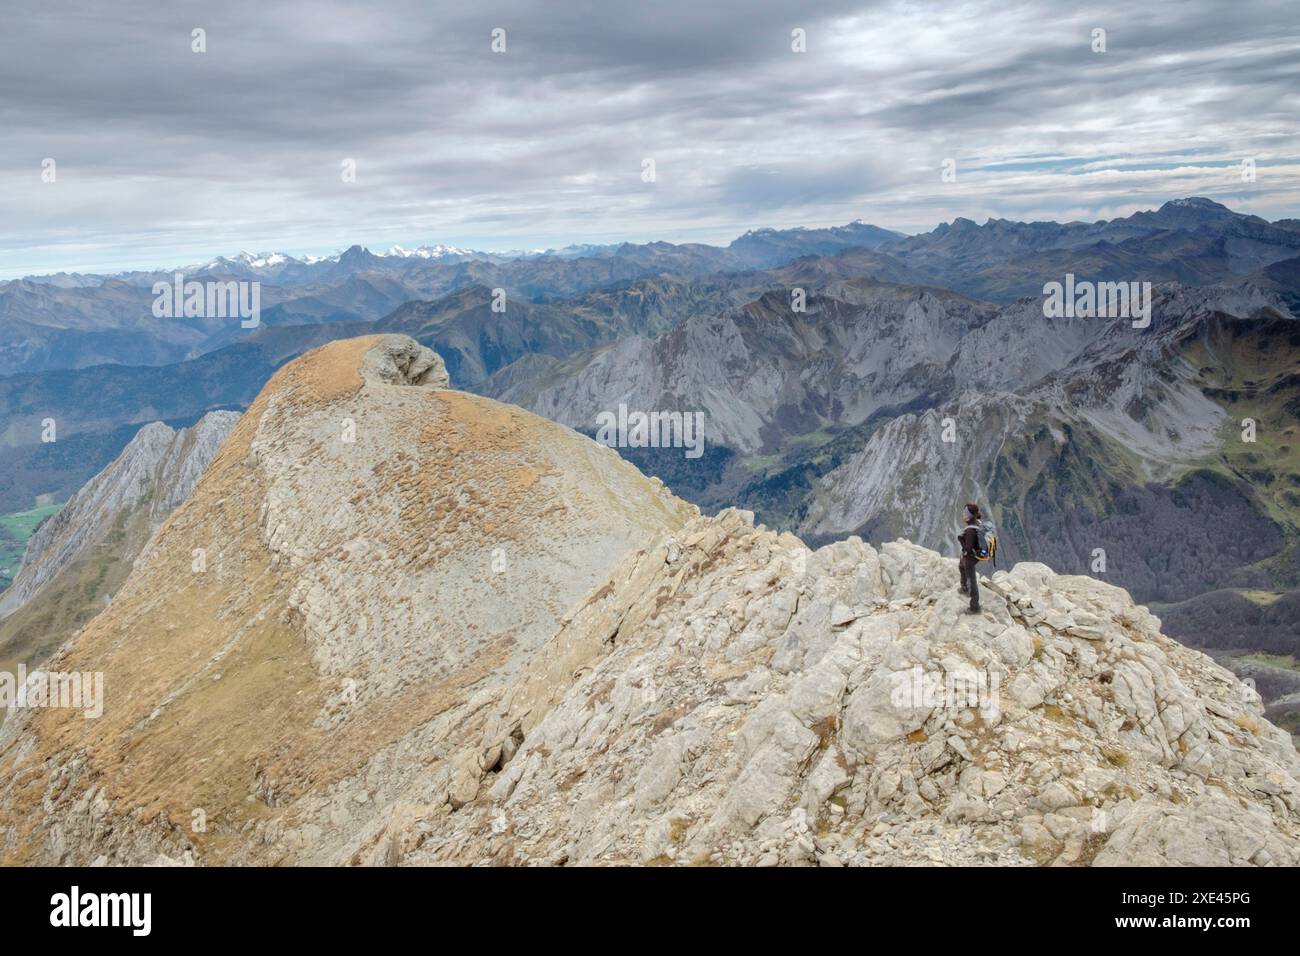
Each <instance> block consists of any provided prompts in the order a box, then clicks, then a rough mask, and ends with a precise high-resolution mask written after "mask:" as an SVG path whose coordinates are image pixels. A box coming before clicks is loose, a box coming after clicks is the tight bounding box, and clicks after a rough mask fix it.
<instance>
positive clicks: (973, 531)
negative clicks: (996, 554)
mask: <svg viewBox="0 0 1300 956" xmlns="http://www.w3.org/2000/svg"><path fill="white" fill-rule="evenodd" d="M962 520H963V522H964V523H965V527H964V528H962V531H961V534H959V535H958V536H957V542H958V543H959V544H960V545H961V557H960V558H958V559H957V568H958V570H960V571H961V593H962V594H969V595H970V613H971V614H978V613H979V610H980V586H979V580H978V579H979V573H978V572H977V571H976V567H977V565H978V564H979V560H980V558H979V555H980V550H981V547H980V507H979V505H977V504H975V503H974V502H971V503H969V504H967V505H966V510H965V512H963V514H962Z"/></svg>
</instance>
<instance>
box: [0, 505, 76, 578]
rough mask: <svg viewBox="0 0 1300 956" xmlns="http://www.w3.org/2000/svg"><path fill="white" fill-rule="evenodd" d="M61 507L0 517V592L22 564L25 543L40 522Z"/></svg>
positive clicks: (36, 509) (37, 509)
mask: <svg viewBox="0 0 1300 956" xmlns="http://www.w3.org/2000/svg"><path fill="white" fill-rule="evenodd" d="M62 507H63V505H44V506H42V507H40V508H32V509H31V510H30V511H19V512H15V513H14V514H7V515H0V591H2V590H4V589H5V588H7V587H9V584H10V582H11V581H13V579H14V576H15V575H16V574H17V573H18V567H19V565H21V564H22V560H23V551H25V550H26V548H27V542H28V540H29V539H30V538H31V536H32V535H33V534H35V532H36V529H37V528H39V527H40V525H41V522H42V521H44V520H45V519H46V518H48V517H50V516H51V515H55V514H58V512H59V509H60V508H62Z"/></svg>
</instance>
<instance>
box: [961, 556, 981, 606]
mask: <svg viewBox="0 0 1300 956" xmlns="http://www.w3.org/2000/svg"><path fill="white" fill-rule="evenodd" d="M961 589H962V590H963V591H969V592H970V609H971V610H972V611H978V610H979V609H980V585H979V570H978V567H977V566H976V564H975V562H974V561H972V562H971V563H970V564H963V565H961Z"/></svg>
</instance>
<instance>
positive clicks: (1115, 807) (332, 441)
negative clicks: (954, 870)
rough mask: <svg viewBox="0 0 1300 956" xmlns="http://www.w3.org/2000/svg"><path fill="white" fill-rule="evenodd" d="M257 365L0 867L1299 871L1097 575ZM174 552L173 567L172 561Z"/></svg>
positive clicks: (1241, 773)
mask: <svg viewBox="0 0 1300 956" xmlns="http://www.w3.org/2000/svg"><path fill="white" fill-rule="evenodd" d="M447 384H448V382H447V377H446V372H445V369H444V368H443V366H442V362H441V360H440V359H439V358H438V357H437V355H435V354H434V353H433V352H432V351H430V350H429V349H427V348H424V347H422V346H419V345H418V344H416V343H415V342H414V341H413V340H411V339H407V338H405V337H402V336H392V335H389V336H371V337H367V338H363V339H352V340H345V341H339V342H334V343H331V344H330V345H328V346H325V347H323V348H321V349H317V350H316V351H314V352H311V353H308V354H307V355H305V356H303V357H302V358H300V359H298V360H296V361H295V362H292V363H290V364H289V365H287V366H285V367H284V368H283V369H281V370H280V371H279V372H277V373H276V375H275V376H274V378H273V379H272V380H271V382H269V383H268V384H267V386H266V388H265V389H264V390H263V391H262V393H261V395H260V396H259V397H258V399H257V400H256V402H255V403H254V404H253V406H252V407H251V408H250V409H249V411H248V413H247V414H246V415H245V416H244V417H243V419H241V421H240V422H239V424H238V425H237V426H236V427H235V429H234V431H233V433H232V434H231V436H230V437H229V438H228V439H227V441H226V442H225V444H224V445H223V446H222V448H221V450H220V452H219V453H218V454H217V456H216V458H215V459H214V460H213V462H212V464H211V465H210V466H209V468H208V469H207V471H206V472H205V473H204V475H203V477H202V479H201V480H200V481H199V483H198V485H197V486H196V488H195V489H194V491H193V493H192V494H191V495H190V497H189V499H188V500H187V501H186V502H185V503H184V504H183V505H181V506H180V507H179V508H177V509H176V511H175V512H173V513H172V515H171V516H170V517H169V518H168V519H167V521H166V522H165V523H164V524H163V526H162V527H161V528H160V529H159V531H158V532H157V534H156V535H155V536H154V537H153V539H152V540H151V541H150V543H149V545H148V546H147V547H146V549H145V551H144V553H143V554H142V555H141V556H140V558H139V560H138V561H137V563H136V566H135V570H134V572H133V574H132V575H131V577H130V578H129V579H128V581H127V582H126V584H125V586H124V587H123V588H122V590H121V591H120V592H119V594H118V596H117V597H116V598H115V600H114V601H113V602H112V604H111V605H110V606H109V607H108V608H106V609H105V610H104V611H103V612H102V613H101V614H100V615H99V616H98V617H96V618H95V619H94V620H93V621H91V622H90V623H89V624H88V625H87V626H86V627H85V628H84V629H83V630H82V631H81V632H80V633H79V634H78V635H77V636H76V637H75V638H74V639H73V640H72V641H70V642H69V643H68V644H67V645H65V647H64V648H63V649H62V651H61V652H60V653H59V655H58V656H56V658H55V659H54V660H53V661H52V662H51V664H50V668H51V670H60V671H88V670H96V671H102V672H103V674H104V687H105V701H104V710H103V716H102V717H100V718H98V719H94V720H87V719H84V718H83V717H82V715H81V714H80V713H75V714H74V713H70V712H68V711H62V710H52V709H44V710H40V709H32V710H25V711H18V712H15V715H14V716H13V717H11V719H10V720H9V721H7V722H6V724H5V725H4V726H3V728H0V861H3V862H6V863H19V862H33V863H101V864H130V863H159V862H162V863H166V862H175V863H199V864H213V863H236V864H277V863H289V864H439V863H453V864H475V863H502V864H515V863H532V864H545V863H550V864H560V863H568V864H608V863H672V864H687V863H696V864H709V863H713V864H744V865H751V864H762V865H775V864H814V863H815V864H820V865H829V866H834V865H842V864H849V865H853V864H901V863H949V864H953V863H985V864H1003V865H1028V864H1052V863H1055V864H1075V865H1082V864H1093V865H1108V864H1240V865H1251V864H1253V865H1269V864H1276V865H1295V864H1297V863H1300V756H1297V754H1296V751H1295V750H1294V748H1293V747H1292V745H1291V742H1290V738H1289V736H1288V735H1287V734H1286V733H1285V732H1283V731H1281V730H1279V729H1278V728H1276V727H1274V726H1273V725H1272V724H1270V723H1269V722H1268V721H1266V720H1265V719H1263V716H1262V705H1261V703H1260V700H1259V698H1258V696H1257V695H1256V694H1254V692H1253V691H1251V690H1249V689H1248V688H1247V687H1245V686H1244V685H1242V684H1241V683H1240V682H1239V681H1237V679H1236V678H1235V677H1234V676H1233V675H1232V674H1231V673H1229V672H1228V671H1226V670H1224V669H1223V668H1221V667H1219V666H1218V665H1216V664H1215V663H1213V662H1212V661H1211V660H1210V659H1209V658H1208V657H1206V656H1205V655H1203V654H1200V653H1198V652H1195V651H1192V650H1189V649H1188V648H1185V647H1183V646H1182V645H1179V644H1178V643H1176V642H1175V641H1173V640H1171V639H1169V638H1167V637H1165V636H1163V635H1162V634H1161V632H1160V622H1159V621H1158V620H1157V619H1156V618H1155V617H1154V616H1153V615H1152V614H1151V613H1149V611H1147V610H1146V609H1145V608H1143V607H1139V606H1137V605H1135V604H1134V603H1133V601H1132V600H1131V599H1130V598H1129V596H1128V594H1127V593H1126V592H1124V591H1123V590H1121V589H1119V588H1115V587H1113V586H1111V585H1108V584H1105V583H1102V582H1100V581H1097V580H1094V579H1092V578H1089V577H1082V576H1065V575H1056V574H1053V573H1052V571H1051V570H1049V569H1048V568H1047V567H1045V566H1043V565H1040V564H1031V563H1021V564H1018V565H1016V566H1015V567H1014V568H1013V569H1011V570H1010V571H999V572H997V573H995V574H994V575H993V576H992V577H991V578H989V579H986V582H985V583H986V589H985V595H984V610H983V612H982V613H980V614H978V615H967V614H964V613H963V606H964V602H963V601H962V599H961V596H960V595H959V594H958V593H957V592H956V586H955V584H956V578H957V574H956V566H955V562H954V561H952V560H951V559H947V558H943V557H941V556H940V555H938V554H936V553H934V552H932V551H929V550H926V549H924V548H921V547H919V546H916V545H913V544H910V543H908V542H905V541H897V542H893V543H890V544H886V545H884V546H883V547H881V548H879V549H876V548H872V547H870V546H868V545H866V544H864V543H862V542H861V540H859V539H857V538H848V539H847V540H843V541H838V542H836V543H834V544H830V545H827V546H826V547H823V548H821V549H819V550H816V551H812V550H810V549H809V548H808V547H806V546H805V545H804V544H803V542H802V541H800V540H799V539H798V538H797V537H794V536H793V535H790V534H778V533H776V532H774V531H771V530H769V529H766V528H764V527H762V526H761V525H759V526H755V524H754V521H753V516H752V515H751V514H750V513H748V512H744V511H739V510H734V509H728V510H725V511H723V512H721V513H719V514H718V515H716V516H706V515H702V514H700V513H699V512H698V510H697V509H695V508H694V507H692V506H690V505H687V504H686V503H684V502H682V501H680V500H679V499H677V498H675V497H674V496H673V495H672V494H671V493H670V492H668V490H667V489H665V488H664V487H663V486H662V484H661V483H660V482H658V481H657V480H654V479H649V478H646V477H644V476H643V475H641V474H640V472H638V471H637V470H636V469H635V468H634V467H632V466H631V465H630V464H628V463H627V462H625V461H623V460H622V459H620V458H619V457H618V455H617V454H616V453H615V452H614V451H613V450H611V449H608V448H604V447H601V446H599V445H597V444H596V443H595V442H593V441H591V440H590V439H587V438H585V437H583V436H581V435H579V434H577V433H576V432H573V431H571V430H569V429H567V428H565V427H563V426H561V425H557V424H554V423H552V422H549V421H547V420H545V419H542V418H539V417H537V416H535V415H532V414H531V413H528V412H525V411H522V410H521V409H518V408H515V407H513V406H509V405H504V404H500V403H497V402H494V401H491V400H488V399H484V398H479V397H475V396H472V395H467V394H464V393H461V392H456V391H453V390H451V389H449V388H448V387H447ZM196 551H202V553H203V554H204V556H205V560H204V561H203V562H202V564H203V570H196V569H195V563H194V554H195V552H196Z"/></svg>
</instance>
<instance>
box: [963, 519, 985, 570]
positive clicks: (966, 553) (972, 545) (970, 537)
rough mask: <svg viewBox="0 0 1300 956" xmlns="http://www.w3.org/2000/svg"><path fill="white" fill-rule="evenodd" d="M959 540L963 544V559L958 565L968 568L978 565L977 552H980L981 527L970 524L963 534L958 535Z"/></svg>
mask: <svg viewBox="0 0 1300 956" xmlns="http://www.w3.org/2000/svg"><path fill="white" fill-rule="evenodd" d="M957 540H958V541H959V542H960V543H961V558H960V559H959V560H958V562H957V563H958V565H960V566H961V567H963V568H968V567H970V566H971V565H972V564H975V563H976V560H977V559H976V557H975V552H976V551H978V550H979V545H980V535H979V526H978V525H973V524H968V525H967V526H966V527H965V528H964V529H963V530H962V533H961V534H959V535H957Z"/></svg>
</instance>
